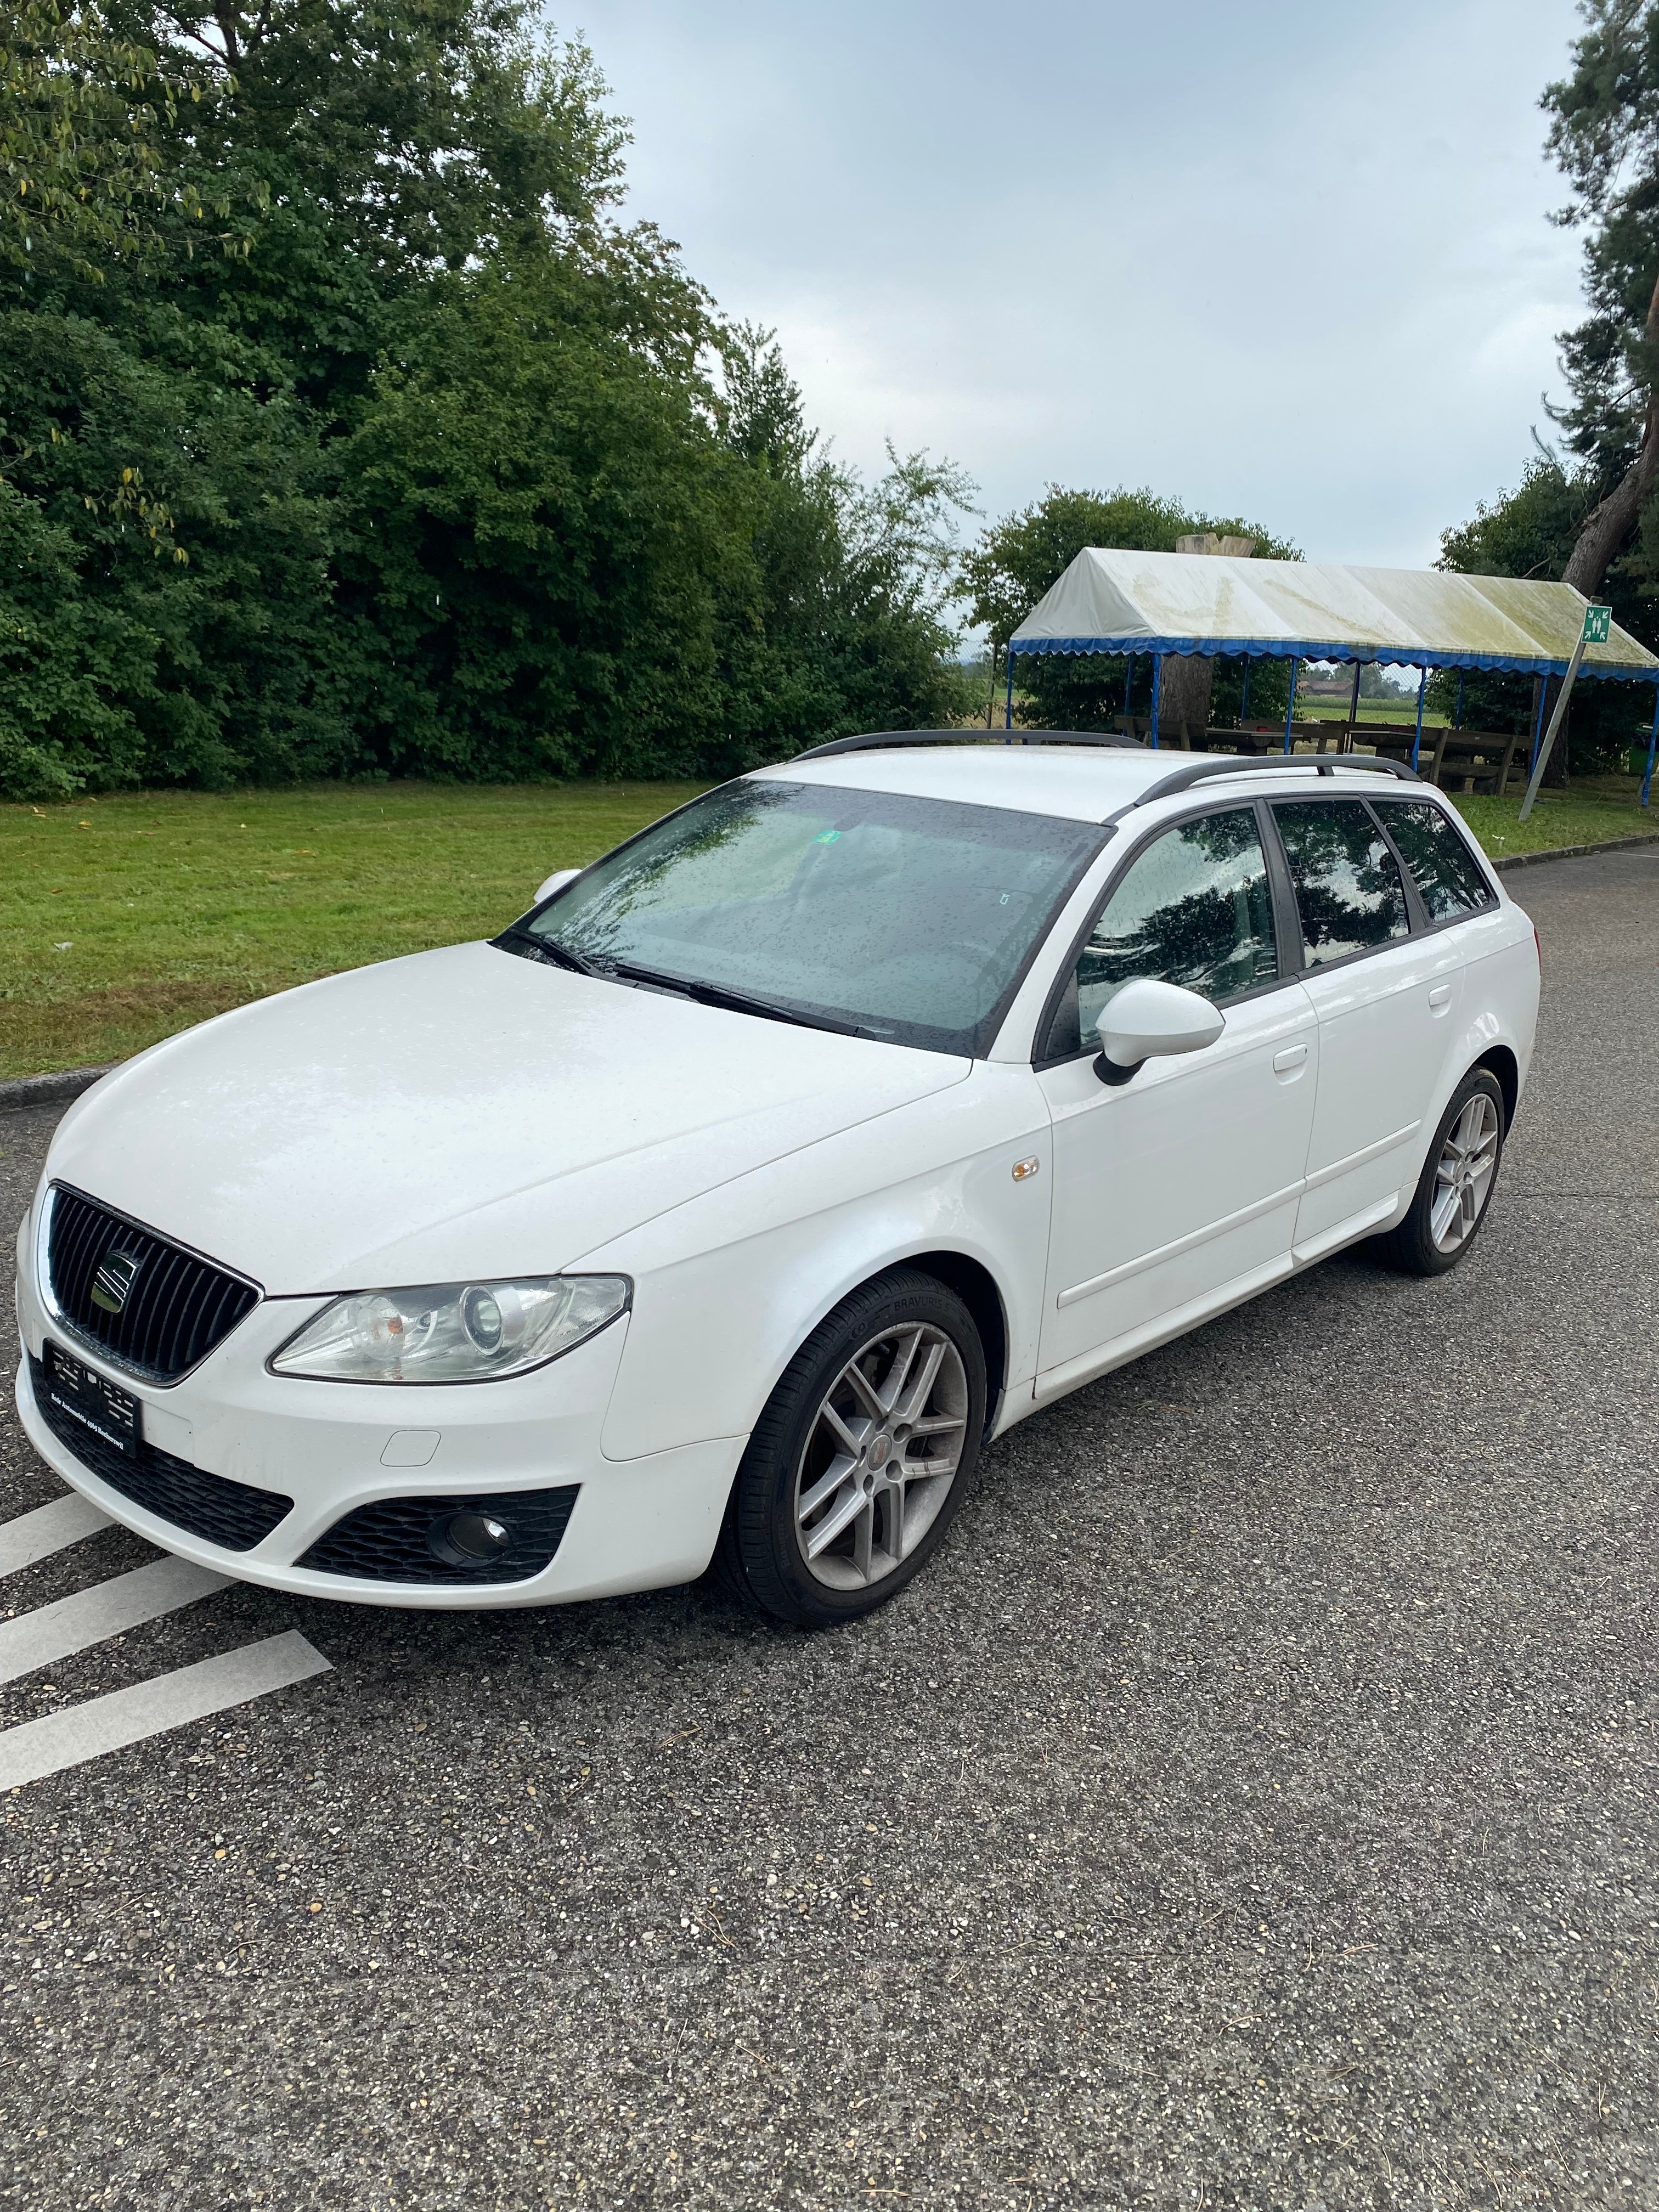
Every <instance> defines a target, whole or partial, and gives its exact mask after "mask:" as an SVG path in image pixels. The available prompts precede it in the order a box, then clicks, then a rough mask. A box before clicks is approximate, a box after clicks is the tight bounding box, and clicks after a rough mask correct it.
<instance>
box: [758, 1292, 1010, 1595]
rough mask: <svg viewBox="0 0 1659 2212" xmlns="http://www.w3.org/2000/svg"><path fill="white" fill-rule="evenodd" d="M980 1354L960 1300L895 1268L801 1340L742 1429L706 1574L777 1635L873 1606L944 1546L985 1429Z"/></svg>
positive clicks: (845, 1301)
mask: <svg viewBox="0 0 1659 2212" xmlns="http://www.w3.org/2000/svg"><path fill="white" fill-rule="evenodd" d="M985 1406H986V1377H985V1353H984V1349H983V1347H982V1346H981V1343H980V1340H979V1332H978V1330H977V1329H976V1328H975V1326H974V1322H973V1317H972V1316H971V1315H970V1314H969V1311H968V1309H967V1307H966V1306H965V1305H963V1303H962V1300H961V1299H960V1298H958V1297H957V1296H956V1294H955V1293H954V1292H953V1291H948V1290H947V1289H946V1288H945V1285H943V1284H942V1283H940V1282H938V1281H936V1280H935V1279H934V1278H933V1276H931V1275H924V1274H922V1273H921V1272H920V1271H919V1270H917V1269H915V1268H909V1267H905V1268H896V1269H895V1270H894V1271H893V1272H892V1273H890V1274H886V1275H881V1276H878V1277H877V1279H875V1281H873V1282H871V1283H866V1284H865V1285H863V1287H862V1288H861V1289H860V1290H856V1291H854V1292H853V1293H852V1294H851V1296H850V1297H846V1298H843V1299H842V1303H841V1304H840V1305H838V1306H837V1307H836V1310H835V1311H834V1312H833V1313H831V1314H829V1316H827V1317H826V1318H825V1319H824V1320H823V1322H820V1323H819V1325H818V1327H817V1328H815V1329H814V1330H813V1332H812V1334H811V1336H809V1337H808V1338H807V1340H806V1341H805V1344H804V1345H802V1346H801V1348H800V1350H799V1352H797V1353H796V1354H795V1357H794V1358H793V1359H792V1360H791V1361H790V1363H789V1364H788V1366H787V1368H786V1369H785V1370H784V1373H783V1375H782V1376H781V1379H780V1381H779V1383H778V1386H777V1388H776V1389H775V1390H774V1391H773V1393H772V1395H771V1397H770V1398H769V1400H768V1401H767V1404H766V1407H765V1410H764V1412H763V1413H762V1415H761V1417H760V1419H759V1420H758V1421H757V1423H756V1424H755V1428H754V1432H753V1434H752V1435H751V1436H750V1439H749V1444H748V1448H747V1449H746V1450H745V1451H744V1455H743V1461H742V1463H741V1465H740V1466H739V1467H738V1474H737V1480H736V1481H735V1482H734V1484H733V1485H732V1497H731V1501H730V1503H729V1504H728V1505H727V1507H726V1521H725V1525H724V1526H723V1528H721V1531H720V1547H719V1551H718V1553H717V1558H718V1561H719V1564H720V1568H721V1570H722V1571H723V1573H724V1575H725V1577H726V1581H727V1582H728V1583H731V1584H732V1587H733V1588H734V1589H736V1590H737V1592H738V1595H740V1596H742V1597H744V1599H746V1600H747V1601H748V1602H749V1603H750V1604H751V1605H753V1606H755V1607H757V1608H758V1609H759V1610H760V1611H761V1612H763V1613H769V1614H770V1615H771V1616H772V1617H773V1619H774V1620H782V1621H788V1622H790V1623H791V1624H793V1625H794V1626H800V1627H811V1628H823V1627H829V1626H833V1625H834V1624H836V1622H839V1621H845V1620H860V1619H861V1618H862V1617H863V1616H864V1615H865V1614H866V1613H872V1612H873V1611H874V1610H875V1608H876V1607H877V1606H878V1605H884V1604H885V1602H886V1601H887V1600H888V1599H889V1598H890V1597H892V1596H894V1595H896V1593H897V1592H898V1591H899V1590H901V1589H903V1588H904V1586H905V1584H906V1583H908V1582H909V1581H910V1580H911V1579H912V1578H913V1577H915V1575H917V1574H919V1573H920V1572H921V1569H922V1568H923V1567H924V1566H925V1565H926V1564H927V1561H928V1560H929V1559H931V1558H932V1557H933V1553H935V1552H936V1551H937V1550H938V1549H939V1545H940V1544H941V1543H942V1542H943V1541H944V1539H945V1530H946V1528H948V1527H949V1526H950V1524H951V1521H952V1519H953V1518H954V1517H955V1515H956V1512H957V1508H958V1506H959V1505H960V1504H961V1502H962V1498H963V1492H965V1491H966V1489H967V1487H968V1485H969V1481H970V1480H972V1477H973V1473H974V1469H975V1465H976V1463H977V1462H978V1458H979V1447H980V1443H981V1437H982V1436H983V1434H984V1429H985Z"/></svg>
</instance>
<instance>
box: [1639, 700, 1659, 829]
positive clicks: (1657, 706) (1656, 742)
mask: <svg viewBox="0 0 1659 2212" xmlns="http://www.w3.org/2000/svg"><path fill="white" fill-rule="evenodd" d="M1656 747H1659V684H1655V685H1654V687H1653V727H1652V729H1651V730H1650V732H1649V733H1648V768H1647V774H1646V775H1644V777H1643V778H1642V805H1644V806H1645V805H1647V803H1648V793H1650V791H1651V790H1652V789H1653V756H1654V750H1655V749H1656Z"/></svg>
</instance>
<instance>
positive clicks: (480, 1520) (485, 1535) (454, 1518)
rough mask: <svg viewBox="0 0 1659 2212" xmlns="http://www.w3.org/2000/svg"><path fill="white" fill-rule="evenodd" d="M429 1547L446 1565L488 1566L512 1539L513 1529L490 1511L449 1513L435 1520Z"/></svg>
mask: <svg viewBox="0 0 1659 2212" xmlns="http://www.w3.org/2000/svg"><path fill="white" fill-rule="evenodd" d="M426 1541H427V1546H428V1549H429V1550H430V1551H431V1552H432V1553H433V1555H434V1557H435V1558H436V1559H441V1560H442V1561H443V1563H444V1565H446V1566H447V1567H489V1566H494V1565H495V1562H496V1560H498V1559H501V1558H502V1557H503V1555H504V1554H505V1553H507V1550H508V1548H509V1547H510V1546H511V1544H512V1542H513V1532H512V1530H511V1529H510V1528H508V1527H507V1523H506V1522H504V1521H498V1520H497V1519H496V1518H495V1515H494V1514H493V1513H450V1514H447V1515H446V1516H445V1517H444V1518H443V1519H442V1520H441V1521H435V1522H434V1523H433V1524H432V1528H431V1531H430V1533H429V1534H428V1537H427V1540H426Z"/></svg>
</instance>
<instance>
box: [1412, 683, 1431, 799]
mask: <svg viewBox="0 0 1659 2212" xmlns="http://www.w3.org/2000/svg"><path fill="white" fill-rule="evenodd" d="M1428 690H1429V671H1428V666H1427V664H1426V663H1425V665H1424V667H1423V669H1422V671H1421V672H1420V674H1419V677H1418V679H1417V734H1416V736H1415V737H1414V738H1413V739H1412V774H1413V775H1416V774H1417V756H1418V755H1419V753H1420V752H1421V751H1422V750H1423V702H1424V700H1425V698H1426V697H1427V696H1428Z"/></svg>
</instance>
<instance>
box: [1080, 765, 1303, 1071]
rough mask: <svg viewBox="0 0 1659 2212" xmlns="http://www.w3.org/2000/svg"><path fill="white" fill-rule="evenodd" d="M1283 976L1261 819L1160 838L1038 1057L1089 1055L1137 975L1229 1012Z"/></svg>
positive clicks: (1242, 818) (1237, 812)
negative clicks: (1108, 1011)
mask: <svg viewBox="0 0 1659 2212" xmlns="http://www.w3.org/2000/svg"><path fill="white" fill-rule="evenodd" d="M1278 972H1279V952H1278V946H1277V944H1276V942H1275V939H1274V934H1273V893H1272V890H1271V888H1270V886H1269V884H1268V881H1267V860H1266V857H1265V856H1264V854H1263V853H1262V850H1261V836H1260V835H1259V834H1258V832H1257V829H1256V823H1255V809H1254V808H1252V807H1249V806H1236V807H1229V808H1227V809H1226V810H1225V811H1224V812H1222V813H1218V814H1205V815H1201V816H1200V817H1199V819H1198V820H1197V821H1195V822H1183V823H1181V825H1180V826H1179V827H1178V828H1177V829H1169V830H1166V831H1165V832H1164V835H1163V836H1161V837H1156V838H1154V839H1153V841H1152V843H1151V844H1150V845H1148V846H1147V848H1146V850H1145V852H1143V853H1139V854H1137V855H1136V857H1135V858H1134V860H1132V861H1131V862H1130V864H1129V867H1128V871H1127V873H1126V874H1125V876H1124V878H1123V879H1122V881H1121V883H1120V884H1118V886H1117V888H1116V889H1115V890H1114V891H1113V893H1112V896H1111V897H1110V898H1109V900H1108V901H1107V902H1106V906H1105V908H1104V910H1103V913H1102V914H1101V916H1100V918H1099V920H1098V921H1097V922H1096V924H1095V926H1094V927H1093V929H1092V930H1091V932H1090V933H1089V941H1088V943H1087V944H1086V945H1085V946H1084V948H1083V951H1082V953H1081V955H1080V956H1079V959H1078V963H1077V965H1076V967H1075V968H1074V969H1073V973H1072V975H1071V978H1070V981H1068V983H1067V985H1066V992H1065V994H1064V996H1063V997H1062V999H1061V1000H1060V1005H1059V1006H1058V1007H1057V1008H1056V1009H1055V1012H1054V1021H1053V1023H1052V1024H1051V1025H1050V1029H1049V1034H1048V1043H1047V1046H1046V1048H1045V1050H1044V1052H1043V1054H1042V1057H1043V1058H1044V1059H1045V1060H1058V1059H1060V1058H1063V1057H1064V1056H1065V1055H1066V1054H1068V1053H1073V1052H1078V1051H1080V1050H1081V1049H1082V1048H1084V1047H1085V1046H1090V1047H1092V1045H1093V1042H1094V1036H1095V1028H1096V1024H1097V1023H1098V1021H1099V1019H1100V1017H1101V1014H1102V1012H1103V1010H1104V1008H1105V1006H1106V1005H1107V1002H1108V1001H1109V1000H1110V999H1111V998H1112V997H1113V995H1114V994H1115V993H1116V992H1118V991H1120V990H1121V988H1122V987H1123V986H1124V984H1126V983H1127V982H1130V981H1133V979H1134V978H1135V977H1136V976H1138V975H1146V976H1150V977H1152V978H1153V979H1154V980H1155V981H1159V982H1164V983H1179V984H1181V985H1182V987H1184V988H1185V989H1187V990H1188V991H1196V992H1198V993H1199V994H1200V997H1203V998H1206V999H1209V1000H1213V1001H1214V1003H1215V1004H1216V1005H1218V1006H1225V1004H1226V1003H1227V1001H1228V1000H1230V999H1236V998H1237V997H1238V996H1239V994H1241V993H1242V992H1245V991H1249V990H1254V989H1255V987H1256V986H1257V985H1258V984H1260V983H1267V982H1271V981H1273V978H1274V977H1275V976H1276V975H1277V974H1278Z"/></svg>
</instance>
